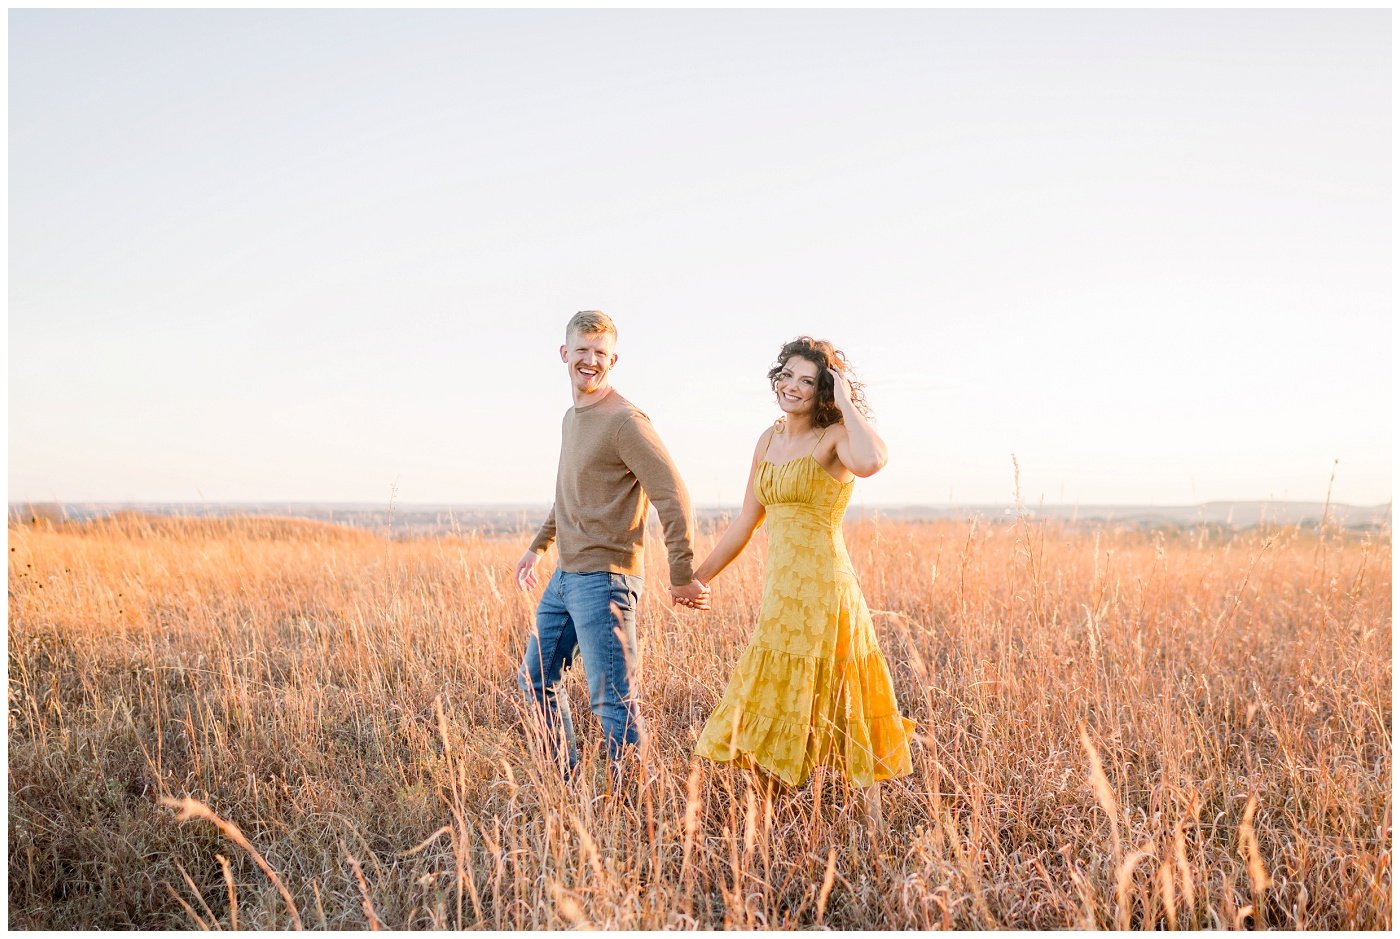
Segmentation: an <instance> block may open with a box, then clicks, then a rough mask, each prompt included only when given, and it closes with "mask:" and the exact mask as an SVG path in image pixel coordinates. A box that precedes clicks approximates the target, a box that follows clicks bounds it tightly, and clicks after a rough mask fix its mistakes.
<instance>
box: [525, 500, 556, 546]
mask: <svg viewBox="0 0 1400 939" xmlns="http://www.w3.org/2000/svg"><path fill="white" fill-rule="evenodd" d="M552 544H554V506H553V505H551V506H550V507H549V516H548V517H547V518H545V520H544V524H543V525H541V526H540V530H539V531H538V532H537V533H536V534H535V540H534V541H532V542H530V550H531V551H533V552H535V553H536V554H544V553H545V552H546V551H548V550H549V546H550V545H552Z"/></svg>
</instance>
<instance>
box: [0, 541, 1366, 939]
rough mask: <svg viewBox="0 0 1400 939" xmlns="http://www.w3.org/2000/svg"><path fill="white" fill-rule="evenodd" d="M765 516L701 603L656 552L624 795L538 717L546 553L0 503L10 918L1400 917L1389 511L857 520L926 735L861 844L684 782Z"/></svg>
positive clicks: (838, 812) (596, 735)
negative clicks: (519, 680) (633, 786)
mask: <svg viewBox="0 0 1400 939" xmlns="http://www.w3.org/2000/svg"><path fill="white" fill-rule="evenodd" d="M761 539H762V536H761V535H760V539H759V543H758V544H757V545H756V550H754V549H751V550H750V552H749V553H748V554H747V555H746V556H745V557H743V558H741V559H740V561H739V562H737V564H736V565H735V567H734V568H732V569H731V570H730V571H729V572H728V573H726V575H725V576H724V577H723V578H721V579H720V580H719V581H717V582H716V584H715V609H714V611H713V612H711V613H710V614H708V615H703V614H696V613H691V612H688V611H684V610H676V609H673V608H671V607H670V606H669V605H668V604H667V603H666V602H665V599H664V598H665V592H664V586H663V585H662V583H661V581H660V575H659V572H660V571H662V570H664V564H663V563H662V558H661V555H660V551H659V546H658V545H656V544H654V543H653V544H651V545H650V546H649V552H650V554H649V560H648V567H649V571H650V572H651V574H650V576H649V581H648V596H647V598H646V600H645V601H644V606H643V609H642V612H641V616H640V621H639V633H640V636H641V643H642V661H641V663H640V679H639V680H640V684H641V688H642V692H643V702H642V706H643V711H644V713H645V715H646V717H647V719H648V721H649V723H650V730H651V738H650V741H649V744H648V746H647V750H646V753H645V759H646V761H647V764H648V765H649V766H650V767H651V770H652V772H653V774H654V775H653V777H652V778H651V779H650V780H649V781H648V782H646V783H645V784H644V785H643V786H642V787H641V788H640V789H639V790H638V791H637V792H636V793H635V796H634V797H633V798H630V799H617V798H610V797H608V796H607V793H606V786H605V785H604V782H605V776H604V773H603V765H602V762H601V760H600V758H599V757H598V754H597V753H596V750H595V752H594V753H593V754H591V755H590V756H589V757H588V759H587V761H586V765H585V772H584V774H583V775H582V778H581V779H580V780H579V781H578V782H577V783H575V784H573V785H566V784H565V783H563V782H562V781H561V780H559V779H558V778H557V776H556V774H555V772H554V771H553V769H552V768H551V767H550V766H548V765H546V764H545V763H544V762H543V761H542V760H541V759H540V758H539V757H538V755H537V753H536V752H535V750H534V748H533V747H532V746H531V742H530V740H529V739H528V736H527V734H526V733H525V730H524V726H525V725H524V721H523V720H522V710H521V708H522V701H521V698H520V696H519V692H518V691H517V689H516V686H515V681H514V669H515V666H516V663H517V661H518V659H519V656H520V653H521V650H522V648H523V644H524V639H525V634H526V630H527V629H528V624H529V620H530V614H531V610H532V608H533V598H532V597H527V596H523V595H522V594H520V593H519V591H517V590H516V589H515V587H514V585H513V583H512V581H511V578H510V574H509V571H510V569H511V567H512V566H513V564H514V561H515V559H516V558H517V557H518V555H519V553H520V551H521V550H523V548H524V545H525V543H526V541H527V538H526V537H525V536H518V537H509V538H502V537H496V538H491V539H484V538H481V537H477V536H472V535H465V536H460V537H454V536H441V537H432V538H417V539H395V540H388V539H385V538H383V537H382V536H380V535H378V534H375V533H372V532H366V531H360V530H353V529H350V528H344V527H337V526H332V525H327V524H320V523H315V522H308V521H296V520H286V519H272V518H256V519H200V520H190V519H178V518H147V517H140V516H127V517H118V518H114V519H111V520H107V521H102V522H90V523H86V524H81V525H79V524H62V525H58V526H49V525H46V524H38V525H33V524H29V525H15V524H12V525H11V528H10V538H9V541H10V552H9V556H10V567H9V588H10V599H9V613H10V624H9V660H8V665H9V898H8V900H9V918H10V925H11V926H12V927H15V928H48V929H56V928H101V927H133V926H136V927H145V928H160V927H176V928H179V927H190V926H198V925H208V926H211V927H212V926H220V927H223V928H230V927H237V928H287V927H289V926H292V925H294V924H295V923H298V922H299V923H300V924H302V925H304V926H307V927H319V926H330V927H340V928H364V927H366V926H370V925H382V926H385V927H390V928H418V927H440V928H477V927H482V928H507V929H514V928H561V927H569V926H583V925H591V926H597V927H632V928H666V927H681V928H684V927H695V926H698V927H713V928H719V927H740V928H742V927H762V926H768V927H784V926H796V927H813V926H828V927H834V928H948V927H954V928H958V927H962V928H976V927H988V928H990V927H1002V928H1028V927H1040V928H1061V927H1091V926H1100V927H1111V926H1120V927H1124V926H1131V927H1136V928H1155V927H1166V926H1176V927H1217V928H1231V927H1236V926H1251V925H1252V926H1272V927H1287V928H1308V929H1322V928H1344V927H1360V928H1375V929H1381V928H1389V926H1390V925H1391V905H1390V895H1391V870H1390V849H1391V822H1390V818H1391V805H1390V791H1391V780H1390V775H1391V666H1390V661H1391V618H1390V610H1391V547H1390V534H1389V530H1388V529H1386V530H1384V531H1382V532H1378V533H1368V534H1354V533H1353V534H1346V533H1342V532H1338V531H1330V532H1329V531H1324V532H1322V533H1321V535H1319V534H1318V533H1317V532H1315V531H1305V530H1303V529H1301V528H1298V527H1293V528H1267V527H1265V528H1258V529H1253V530H1250V531H1247V532H1242V533H1236V534H1229V533H1221V532H1219V531H1216V530H1212V529H1207V528H1204V527H1203V528H1201V529H1200V530H1199V531H1189V530H1187V531H1182V530H1176V531H1172V532H1150V531H1147V532H1144V531H1141V530H1138V529H1130V528H1113V527H1103V528H1101V529H1098V530H1091V531H1085V530H1082V528H1076V529H1075V530H1070V529H1068V528H1062V527H1059V526H1058V525H1057V523H1055V522H1049V521H1036V522H1032V523H1027V522H1022V523H1015V524H1000V525H986V524H977V523H972V522H966V521H942V522H929V523H920V524H915V523H906V522H897V521H889V520H881V521H879V522H869V521H866V522H860V523H854V524H851V525H848V527H847V539H848V543H849V545H850V548H851V554H852V557H853V559H854V561H855V565H856V571H857V574H858V575H859V577H860V580H861V583H862V586H863V587H864V589H865V592H866V596H867V599H868V600H869V603H870V606H871V607H872V609H874V610H876V611H877V612H876V614H875V616H876V623H877V627H878V630H879V634H880V639H881V642H882V645H883V647H884V649H885V653H886V655H887V657H888V658H889V660H890V663H891V667H892V669H893V672H894V676H895V682H896V689H897V691H898V694H899V696H900V701H901V704H902V706H903V708H904V711H905V714H906V716H908V717H911V718H912V719H913V720H915V721H916V722H917V724H918V726H919V730H920V732H921V737H920V740H919V743H918V746H917V748H916V750H915V756H914V765H915V772H914V775H913V776H911V777H908V778H906V779H903V780H899V781H897V782H894V783H888V784H885V785H884V787H883V792H884V806H885V816H886V821H887V823H888V826H889V829H890V831H889V834H888V836H887V837H886V838H884V839H882V840H879V841H877V842H876V843H874V844H872V843H871V839H870V837H869V833H868V832H867V830H866V826H865V825H864V823H863V820H862V817H861V814H860V811H859V809H858V807H857V806H856V805H855V804H854V803H853V801H852V799H851V797H850V794H849V793H847V792H845V791H844V790H843V788H842V786H841V785H840V784H839V782H838V781H837V780H833V779H831V778H829V777H828V778H823V779H818V780H815V781H814V782H813V783H812V784H811V785H809V786H808V787H806V788H804V789H801V790H784V791H780V792H778V793H777V795H776V797H775V798H773V799H772V800H771V801H765V800H764V799H762V798H761V793H760V792H759V791H758V790H757V789H756V788H755V787H754V785H753V784H752V782H751V781H750V779H749V778H748V777H747V776H746V775H745V774H744V773H742V772H741V771H737V770H733V769H731V768H727V767H714V766H711V765H708V764H706V765H703V766H698V767H697V766H696V765H694V764H693V763H692V760H691V757H690V752H691V748H692V746H693V742H694V740H695V737H696V734H697V732H698V730H699V727H700V725H701V724H702V723H703V721H704V719H705V718H706V717H707V716H708V713H709V709H710V708H711V706H712V705H713V704H714V702H715V701H716V700H717V699H718V696H719V694H720V692H721V691H722V689H723V686H724V682H725V679H726V677H727V674H728V670H729V668H730V667H731V665H732V664H733V662H734V661H735V659H736V658H737V656H738V653H739V651H740V649H741V648H742V647H743V645H744V643H745V641H746V639H747V636H748V633H749V631H750V629H751V626H752V623H753V620H754V617H755V611H756V609H757V604H758V599H759V593H760V589H761V581H762V564H763V551H762V544H761ZM713 540H714V534H713V533H709V534H706V535H704V536H703V537H702V538H701V544H700V546H699V547H700V551H701V552H702V553H703V551H704V550H705V549H706V548H708V546H709V544H711V543H712V542H713ZM567 685H568V690H569V693H570V694H571V696H572V700H573V707H574V713H575V719H576V723H577V725H578V728H579V731H580V736H581V739H582V742H583V743H584V744H586V745H594V746H597V745H598V744H599V741H600V737H601V735H600V732H599V729H598V727H597V724H596V722H595V721H594V720H593V718H592V717H591V715H589V714H588V713H587V702H586V694H585V692H586V687H585V686H584V684H583V681H582V675H581V674H573V675H571V676H570V677H569V680H568V682H567ZM186 797H188V798H191V799H194V800H197V801H198V803H199V804H198V805H196V804H194V803H184V804H185V806H186V808H187V811H185V812H184V813H183V814H184V815H186V816H190V817H188V818H186V820H184V821H181V813H178V812H177V809H176V807H174V806H173V805H171V804H168V803H165V802H163V800H165V799H170V800H182V799H185V798H186ZM206 812H212V813H215V814H216V815H217V816H218V817H219V819H220V822H219V823H216V822H215V821H213V820H211V819H210V818H208V817H200V815H201V814H203V813H206ZM234 826H236V828H235V827H234Z"/></svg>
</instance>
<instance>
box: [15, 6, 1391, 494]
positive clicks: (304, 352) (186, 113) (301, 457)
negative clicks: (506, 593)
mask: <svg viewBox="0 0 1400 939" xmlns="http://www.w3.org/2000/svg"><path fill="white" fill-rule="evenodd" d="M9 81H10V84H9V99H10V100H9V104H10V111H9V114H10V126H9V131H10V138H9V167H10V189H9V193H10V219H9V225H10V227H9V233H10V258H9V274H10V280H9V285H10V294H9V339H10V356H9V369H10V371H9V417H10V430H9V460H10V467H9V499H10V501H22V500H44V501H50V500H58V501H66V502H86V501H125V500H130V501H200V500H207V501H211V502H218V501H243V500H255V501H282V500H286V501H361V502H371V503H375V502H378V503H384V504H387V503H388V502H389V500H390V498H391V493H393V494H394V498H396V499H397V500H398V502H400V503H419V502H453V503H491V502H532V503H547V502H548V501H549V500H550V499H551V498H552V495H553V480H554V471H555V465H556V460H557V457H558V447H559V423H560V418H561V417H562V415H563V412H564V411H565V409H567V408H568V406H569V404H570V398H569V389H568V380H567V376H566V374H565V371H564V366H563V365H562V364H560V363H559V360H558V355H557V348H558V346H559V344H560V342H562V339H563V336H562V333H563V327H564V323H565V322H566V321H567V319H568V317H569V316H570V315H571V314H572V313H573V312H574V311H576V310H581V309H590V308H597V309H603V310H606V311H608V312H609V313H611V314H612V315H613V317H614V319H615V320H616V321H617V323H618V326H619V329H620V333H621V336H620V342H619V345H618V352H619V354H620V356H621V358H620V361H619V363H618V366H617V368H616V370H615V371H614V372H613V379H614V384H615V385H616V387H617V388H618V389H619V390H620V391H621V392H622V393H623V394H624V395H626V396H627V397H628V398H629V399H630V400H632V401H633V402H634V403H636V404H637V405H638V406H640V407H641V408H642V409H643V410H645V411H646V412H647V413H648V414H649V415H650V416H651V418H652V420H653V422H654V423H655V424H656V426H657V428H658V430H659V431H660V433H661V435H662V438H663V439H664V440H665V441H666V443H667V445H668V446H669V448H670V450H671V452H672V455H673V456H674V458H675V460H676V463H677V465H678V466H679V467H680V469H681V472H682V474H683V475H684V477H685V479H686V481H687V483H688V484H689V486H690V489H691V493H692V496H693V498H694V500H695V501H696V503H697V504H699V505H714V504H735V503H737V502H738V501H739V498H740V496H741V495H742V492H743V485H744V479H745V476H746V473H747V471H748V463H749V459H750V456H751V453H752V448H753V443H754V441H755V440H756V439H757V437H758V435H759V433H760V432H761V431H762V430H763V429H764V428H765V427H767V426H768V424H769V422H770V421H771V420H772V419H773V417H775V416H776V414H777V410H776V407H775V406H774V405H773V403H772V401H771V396H770V393H769V390H768V386H767V382H766V380H765V377H764V374H765V372H766V371H767V369H768V367H769V366H770V365H771V364H772V359H773V357H774V356H775V354H776V352H777V350H778V348H779V347H780V346H781V344H782V343H783V342H784V341H785V340H787V339H790V338H792V337H793V336H796V335H798V334H802V333H809V334H813V335H816V336H819V337H822V338H828V339H830V340H832V341H833V342H835V343H836V344H837V345H838V346H839V347H841V348H842V349H844V350H845V351H846V352H847V353H848V355H849V357H850V358H851V360H852V361H853V362H854V364H855V366H856V367H857V369H858V374H860V375H861V376H862V377H864V378H865V379H867V380H868V383H869V398H870V400H871V403H872V405H873V407H874V410H875V414H876V418H877V424H876V426H877V428H878V429H879V431H880V432H881V433H882V434H883V435H884V437H885V439H886V441H887V443H888V445H889V449H890V453H891V462H890V465H889V466H888V468H887V469H886V470H885V471H884V472H882V473H881V474H879V475H878V476H876V477H873V478H871V479H868V480H862V481H860V482H858V484H857V494H856V502H857V504H865V505H883V504H901V503H920V504H942V503H948V502H953V503H965V504H971V503H1006V502H1009V501H1011V498H1012V487H1013V482H1012V463H1011V454H1013V453H1014V454H1016V457H1017V460H1018V461H1019V464H1020V470H1021V489H1022V497H1023V499H1025V501H1027V502H1028V503H1034V502H1037V501H1044V502H1046V503H1078V504H1083V505H1090V504H1105V503H1109V504H1111V503H1127V504H1142V503H1156V504H1188V503H1195V502H1203V501H1210V500H1227V499H1280V500H1282V499H1291V500H1308V501H1321V500H1322V498H1323V497H1324V496H1325V494H1326V491H1327V481H1328V476H1329V474H1330V473H1331V470H1332V461H1333V460H1334V459H1338V460H1340V465H1339V467H1338V470H1337V482H1336V486H1335V489H1334V492H1333V498H1334V500H1336V501H1342V502H1350V503H1353V504H1376V503H1383V502H1388V501H1389V500H1390V498H1391V440H1390V423H1391V323H1390V303H1391V298H1390V251H1391V234H1390V201H1391V190H1390V157H1391V153H1390V13H1389V11H1385V10H1369V11H1367V10H1363V11H1305V10H1248V11H1191V10H1177V11H1112V10H1098V11H1094V10H1089V11H1073V12H1057V11H1024V10H1021V11H974V12H967V11H952V10H926V11H880V12H876V11H860V12H857V11H767V12H757V11H718V10H716V11H699V12H696V11H610V12H587V11H567V12H562V11H541V12H492V11H446V10H443V11H419V12H378V11H320V10H316V11H297V12H291V11H281V12H279V11H265V10H242V11H232V12H229V11H224V12H220V11H195V12H188V11H141V12H132V11H52V10H51V11H11V12H10V14H9Z"/></svg>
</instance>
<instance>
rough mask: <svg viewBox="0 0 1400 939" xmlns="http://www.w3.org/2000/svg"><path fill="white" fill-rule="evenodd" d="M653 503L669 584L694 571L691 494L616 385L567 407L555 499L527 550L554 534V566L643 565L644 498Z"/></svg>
mask: <svg viewBox="0 0 1400 939" xmlns="http://www.w3.org/2000/svg"><path fill="white" fill-rule="evenodd" d="M648 499H650V502H655V503H656V511H657V514H659V515H660V516H661V528H662V531H663V532H664V533H665V536H666V553H667V555H668V556H669V558H670V566H671V584H672V586H676V587H681V586H684V585H685V584H688V583H690V582H691V580H692V579H694V573H693V571H692V569H691V563H692V560H693V557H692V554H691V547H690V541H691V527H692V521H691V512H690V495H689V494H688V493H687V492H686V489H685V484H684V483H682V482H681V478H680V474H678V473H677V472H676V467H675V465H674V464H673V463H672V462H671V456H670V454H668V453H667V452H666V447H665V446H664V445H663V444H662V443H661V438H660V437H658V436H657V435H656V430H655V428H653V427H652V426H651V420H650V419H649V418H648V417H647V416H646V415H645V414H643V413H642V412H641V411H639V410H637V408H636V407H634V406H633V405H632V403H631V402H630V401H628V400H627V399H626V398H624V397H623V396H622V395H620V394H618V393H617V391H616V390H614V391H612V392H610V393H609V394H608V396H607V397H605V398H604V399H603V400H601V401H599V402H597V403H596V404H590V405H587V406H586V407H581V408H580V407H574V408H570V409H569V410H568V411H567V412H566V413H565V414H564V443H563V446H562V447H560V449H559V475H558V477H557V478H556V479H555V483H554V505H553V506H552V507H551V508H550V510H549V517H548V518H547V519H545V522H544V524H543V525H542V526H540V531H539V534H537V535H535V540H534V542H533V543H531V545H530V550H532V551H534V552H536V553H539V554H543V553H544V552H545V551H547V550H549V546H550V545H551V544H552V543H553V542H554V540H555V537H556V536H557V537H558V539H559V567H560V569H562V570H565V571H568V572H569V573H572V574H583V573H588V572H590V571H611V572H613V573H616V574H640V573H642V535H643V534H644V533H645V531H646V522H647V509H648V507H649V505H650V503H649V502H648Z"/></svg>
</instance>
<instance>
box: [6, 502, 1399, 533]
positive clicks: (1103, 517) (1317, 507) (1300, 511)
mask: <svg viewBox="0 0 1400 939" xmlns="http://www.w3.org/2000/svg"><path fill="white" fill-rule="evenodd" d="M1324 509H1326V511H1327V514H1328V518H1329V522H1330V523H1331V524H1333V525H1337V526H1340V527H1342V528H1345V529H1348V530H1353V531H1374V530H1381V529H1385V530H1389V528H1390V505H1389V504H1388V503H1387V504H1385V505H1374V506H1355V505H1337V504H1333V505H1331V506H1325V505H1324V503H1321V502H1206V503H1202V504H1200V505H1176V506H1164V505H1035V506H1024V507H1023V508H1022V510H1021V511H1022V512H1023V513H1024V514H1025V516H1026V517H1027V518H1029V519H1056V520H1061V521H1064V522H1068V523H1070V524H1077V523H1094V524H1102V523H1113V524H1118V525H1127V526H1132V527H1141V528H1191V527H1196V526H1199V525H1207V526H1211V527H1218V528H1225V529H1235V530H1243V529H1248V528H1255V527H1258V526H1260V525H1270V526H1275V525H1277V526H1291V525H1301V526H1303V527H1305V528H1307V527H1316V526H1317V525H1318V524H1320V523H1321V521H1322V517H1323V511H1324ZM548 510H549V506H547V505H540V504H534V505H526V504H516V505H400V506H395V507H393V508H392V509H390V508H389V507H388V506H385V505H377V504H372V503H363V502H361V503H357V502H214V503H209V502H144V503H142V502H136V503H133V502H121V503H118V502H103V503H65V504H54V503H26V502H18V503H10V521H11V522H12V523H19V524H33V523H34V522H35V521H46V522H50V523H54V524H61V523H63V522H64V521H69V520H71V521H78V522H83V521H90V520H92V519H95V518H103V517H106V516H108V515H112V514H114V513H116V512H136V513H145V514H148V515H161V516H169V515H182V516H191V517H196V518H201V517H216V518H217V517H223V516H229V515H252V516H288V517H292V518H307V519H314V520H316V521H322V522H332V523H334V524H337V525H348V526H351V527H354V528H360V529H364V530H367V531H377V532H381V533H384V534H393V535H398V536H403V535H423V534H448V533H453V532H460V533H468V532H476V533H478V534H482V535H513V534H518V533H520V532H525V531H531V530H533V529H535V528H537V527H538V526H539V524H540V523H541V522H542V521H543V520H544V516H545V513H546V512H547V511H548ZM736 510H737V509H736V507H722V506H721V507H707V506H700V507H697V508H696V515H697V516H698V517H699V518H700V519H701V520H702V521H716V520H719V519H721V518H723V517H725V516H727V515H731V514H733V513H734V512H735V511H736ZM1017 517H1018V515H1017V510H1016V508H1015V507H1014V506H1009V505H942V506H938V505H902V506H901V505H894V506H868V505H867V506H859V505H857V506H852V507H851V509H850V511H849V512H848V513H847V518H848V519H859V518H866V519H871V518H890V519H901V520H909V521H920V520H925V521H931V520H937V519H964V518H982V519H985V520H987V521H1011V520H1014V519H1015V518H1017Z"/></svg>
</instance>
